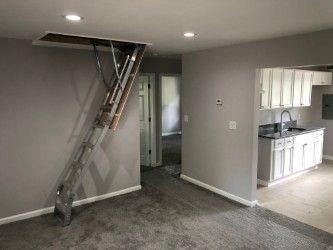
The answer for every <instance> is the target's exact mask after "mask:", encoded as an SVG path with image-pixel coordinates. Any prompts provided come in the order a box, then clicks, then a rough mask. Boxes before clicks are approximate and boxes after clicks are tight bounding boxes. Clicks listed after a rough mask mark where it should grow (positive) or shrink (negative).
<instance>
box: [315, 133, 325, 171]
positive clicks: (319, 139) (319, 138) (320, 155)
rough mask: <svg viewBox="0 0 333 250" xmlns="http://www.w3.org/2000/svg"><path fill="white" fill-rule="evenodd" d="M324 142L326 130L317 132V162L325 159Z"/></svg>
mask: <svg viewBox="0 0 333 250" xmlns="http://www.w3.org/2000/svg"><path fill="white" fill-rule="evenodd" d="M323 142H324V131H318V132H317V138H316V143H315V163H316V165H317V164H320V163H322V161H323Z"/></svg>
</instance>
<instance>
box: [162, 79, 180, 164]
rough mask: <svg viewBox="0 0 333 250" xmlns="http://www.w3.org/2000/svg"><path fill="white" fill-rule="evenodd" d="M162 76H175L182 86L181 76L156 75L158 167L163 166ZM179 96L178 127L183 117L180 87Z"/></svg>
mask: <svg viewBox="0 0 333 250" xmlns="http://www.w3.org/2000/svg"><path fill="white" fill-rule="evenodd" d="M163 76H176V77H179V79H180V84H182V74H177V73H160V74H158V83H159V93H158V95H159V96H158V98H157V100H158V104H157V106H158V107H159V112H158V113H159V114H158V115H159V117H158V119H159V121H160V122H159V123H158V126H159V127H158V132H159V135H158V142H157V143H158V144H159V152H158V154H159V159H160V161H159V165H158V166H161V165H162V164H163V157H162V149H163V148H162V77H163ZM179 96H180V102H179V105H180V126H182V119H183V118H182V117H183V112H182V86H180V88H179ZM181 131H182V127H181Z"/></svg>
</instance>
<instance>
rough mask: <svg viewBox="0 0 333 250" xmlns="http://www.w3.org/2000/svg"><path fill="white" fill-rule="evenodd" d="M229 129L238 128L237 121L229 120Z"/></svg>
mask: <svg viewBox="0 0 333 250" xmlns="http://www.w3.org/2000/svg"><path fill="white" fill-rule="evenodd" d="M229 129H237V122H236V121H229Z"/></svg>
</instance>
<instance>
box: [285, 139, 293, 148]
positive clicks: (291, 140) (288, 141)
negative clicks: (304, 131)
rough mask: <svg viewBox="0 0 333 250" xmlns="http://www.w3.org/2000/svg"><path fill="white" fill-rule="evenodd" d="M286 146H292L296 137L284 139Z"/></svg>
mask: <svg viewBox="0 0 333 250" xmlns="http://www.w3.org/2000/svg"><path fill="white" fill-rule="evenodd" d="M284 145H285V147H290V146H292V145H294V137H290V138H286V139H285V141H284Z"/></svg>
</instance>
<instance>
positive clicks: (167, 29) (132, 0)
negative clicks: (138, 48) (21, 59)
mask: <svg viewBox="0 0 333 250" xmlns="http://www.w3.org/2000/svg"><path fill="white" fill-rule="evenodd" d="M69 13H75V14H78V15H81V16H83V17H84V20H83V21H82V22H79V23H70V22H68V21H66V20H65V19H64V18H63V17H62V16H63V15H65V14H69ZM330 28H333V1H332V0H1V1H0V36H2V37H12V38H23V39H35V38H36V37H38V36H40V35H41V34H42V33H43V32H45V31H56V32H65V33H74V34H82V35H91V36H101V37H111V38H119V39H126V40H138V41H146V42H151V43H153V45H152V46H151V47H150V51H151V52H153V51H154V52H158V53H159V54H162V55H163V54H168V55H172V54H182V53H186V52H190V51H194V50H201V49H207V48H213V47H218V46H223V45H229V44H236V43H242V42H247V41H255V40H262V39H267V38H273V37H280V36H286V35H291V34H300V33H307V32H311V31H317V30H323V29H330ZM185 31H194V32H195V33H198V36H197V37H195V38H194V39H186V38H184V37H183V36H182V34H183V32H185Z"/></svg>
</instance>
